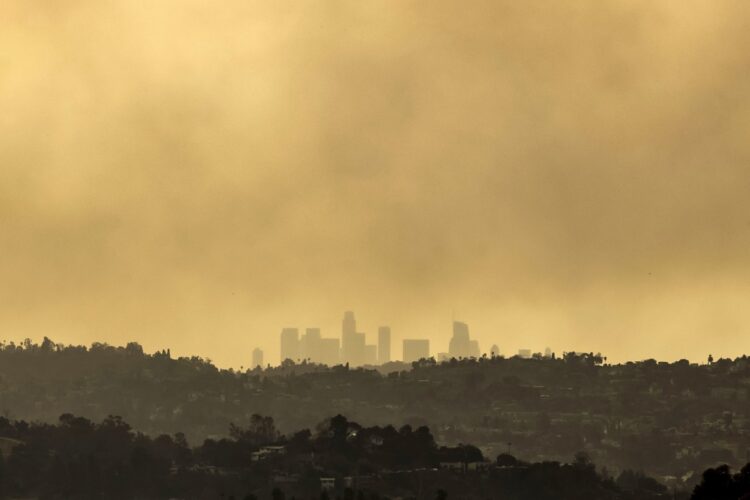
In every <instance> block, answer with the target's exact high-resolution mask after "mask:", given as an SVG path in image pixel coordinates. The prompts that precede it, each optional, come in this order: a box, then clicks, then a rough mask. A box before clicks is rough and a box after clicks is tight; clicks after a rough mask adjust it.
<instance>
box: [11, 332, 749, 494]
mask: <svg viewBox="0 0 750 500" xmlns="http://www.w3.org/2000/svg"><path fill="white" fill-rule="evenodd" d="M393 370H395V371H393ZM385 371H390V373H381V372H378V371H376V370H366V369H349V368H348V367H346V366H336V367H330V368H329V367H325V366H320V365H312V364H309V363H304V362H303V363H297V364H295V363H291V362H288V363H285V364H284V366H282V367H276V368H268V369H265V370H260V369H255V370H245V371H233V370H221V369H218V368H217V367H216V366H214V365H213V364H212V363H211V362H210V361H208V360H205V359H202V358H199V357H192V358H179V359H174V358H172V357H171V356H170V354H169V352H168V351H162V352H157V353H155V354H145V353H144V352H143V349H142V348H141V347H140V346H139V345H138V344H136V343H131V344H128V345H127V346H126V347H113V346H108V345H106V344H98V343H97V344H93V345H92V346H90V347H84V346H61V345H58V344H55V343H54V342H52V341H51V340H49V339H45V341H44V342H43V343H42V344H34V343H32V342H30V341H28V342H24V343H23V344H21V345H14V344H10V343H0V415H6V416H7V417H9V418H14V419H23V420H27V421H31V420H34V421H46V422H55V421H56V420H57V417H58V416H59V415H60V414H62V413H65V412H74V413H76V414H80V415H86V416H87V417H89V418H93V419H95V420H101V419H103V418H105V417H106V416H107V415H109V414H115V415H122V417H123V418H124V419H125V420H126V421H128V422H129V423H130V424H131V425H133V427H135V428H137V429H139V430H141V431H142V432H145V433H147V434H149V435H159V434H163V433H166V434H174V433H175V432H178V431H181V432H184V433H185V435H186V436H187V438H188V440H190V441H191V442H202V441H203V440H204V439H205V438H207V437H212V436H221V435H223V434H224V433H225V432H226V429H227V428H228V426H229V424H230V422H239V421H243V420H247V419H248V418H249V417H250V415H252V414H253V413H263V414H265V415H271V416H273V417H274V419H275V422H276V425H277V426H278V427H279V429H281V430H282V431H283V432H286V433H289V432H292V431H293V430H294V429H301V428H311V427H313V426H314V425H316V424H317V423H318V422H320V421H321V420H323V419H325V418H326V417H327V416H330V415H335V414H337V413H340V414H343V415H347V416H349V418H351V419H353V420H356V421H357V422H360V423H362V424H363V425H368V426H372V425H385V424H387V423H393V424H395V425H397V426H399V427H400V426H402V425H404V424H407V423H408V424H410V425H412V427H414V428H417V427H419V426H422V425H429V427H430V428H431V429H432V432H433V434H434V435H435V436H436V439H437V440H438V441H439V442H441V443H445V444H453V445H455V444H457V443H461V442H464V443H465V442H473V443H481V448H482V450H483V453H484V454H485V455H487V456H497V455H498V454H499V453H501V452H504V451H507V450H508V448H509V446H510V449H511V450H512V452H513V453H514V454H517V455H518V456H523V457H525V458H527V459H528V460H530V461H533V462H543V461H565V460H568V459H569V457H571V456H573V455H574V454H575V453H576V452H578V451H580V450H584V451H585V452H586V453H587V454H588V455H589V456H590V457H591V459H592V461H594V462H595V463H597V464H599V465H600V466H603V467H606V468H607V469H609V470H611V471H616V472H619V471H622V470H626V469H634V470H644V471H646V473H647V474H649V475H650V476H653V477H656V478H657V479H659V481H660V482H663V483H665V484H668V485H669V487H670V488H672V487H676V488H692V487H693V486H694V485H695V484H696V483H697V482H698V481H699V480H700V476H701V473H702V471H704V470H705V469H707V468H709V467H714V466H716V465H717V464H720V463H728V464H731V465H732V466H734V467H740V466H741V465H742V464H744V463H746V462H747V461H748V460H750V401H748V391H750V360H748V359H747V358H746V357H741V358H737V359H734V360H729V359H719V360H716V361H713V360H712V361H711V362H710V363H706V364H700V365H699V364H691V363H689V362H687V361H679V362H676V363H661V362H656V361H654V360H647V361H642V362H637V363H626V364H621V365H609V364H607V363H606V360H604V359H602V358H601V357H600V356H597V355H593V354H590V355H575V354H571V353H568V354H565V355H563V356H560V357H559V358H557V359H519V358H507V359H506V358H502V357H496V358H480V359H464V360H451V361H449V362H445V363H439V364H438V363H435V362H434V361H433V360H423V361H422V362H419V363H415V364H414V365H413V366H406V365H399V364H392V365H390V366H387V367H386V370H385ZM509 443H511V444H510V445H509Z"/></svg>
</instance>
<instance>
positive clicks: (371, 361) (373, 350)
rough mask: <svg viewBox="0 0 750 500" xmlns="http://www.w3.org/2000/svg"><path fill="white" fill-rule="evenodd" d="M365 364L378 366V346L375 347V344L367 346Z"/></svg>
mask: <svg viewBox="0 0 750 500" xmlns="http://www.w3.org/2000/svg"><path fill="white" fill-rule="evenodd" d="M364 364H366V365H377V364H378V346H376V345H373V344H368V345H366V346H365V359H364Z"/></svg>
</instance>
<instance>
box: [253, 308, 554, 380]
mask: <svg viewBox="0 0 750 500" xmlns="http://www.w3.org/2000/svg"><path fill="white" fill-rule="evenodd" d="M279 339H280V343H279V344H280V348H279V353H280V355H279V363H283V362H284V361H286V360H290V361H294V362H304V361H310V362H313V363H319V364H325V365H328V366H334V365H338V364H348V365H350V366H353V367H357V366H377V365H383V364H385V363H388V362H390V361H402V362H405V363H410V362H413V361H418V360H420V359H422V358H432V359H435V360H436V361H446V360H449V359H451V358H454V359H463V358H480V357H482V356H489V357H494V356H503V355H504V353H503V352H501V351H500V349H499V347H498V345H497V344H496V343H493V344H492V345H491V347H489V349H488V350H486V351H485V350H482V349H481V347H480V343H479V341H478V340H476V339H472V338H471V335H470V333H469V325H468V323H466V322H463V321H456V320H455V319H454V320H453V321H452V336H451V339H450V342H449V343H448V346H447V349H446V350H441V349H439V348H437V347H436V346H435V344H434V343H433V342H432V341H431V339H430V338H429V337H427V338H415V337H414V336H408V335H407V336H403V337H402V339H401V345H402V349H401V356H400V358H394V357H393V351H392V340H393V337H392V335H391V327H390V326H387V325H382V326H378V327H377V342H376V343H375V344H368V343H367V340H368V337H367V333H366V332H361V331H358V327H357V320H356V315H355V313H354V311H351V310H349V311H345V312H344V316H343V319H342V321H341V331H340V337H338V338H336V337H328V338H325V337H323V336H322V332H321V329H320V328H318V327H306V328H305V333H304V334H302V335H300V328H298V327H289V326H287V327H284V328H282V329H281V334H280V337H279ZM344 339H348V340H347V341H346V343H345V342H344ZM257 351H259V348H257V347H256V348H255V349H254V351H253V359H254V360H255V358H256V352H257ZM508 355H509V356H514V355H515V356H519V357H521V358H530V357H531V356H532V355H539V356H542V357H545V358H549V357H551V356H554V353H553V352H552V350H551V348H550V347H545V348H544V350H541V349H540V350H536V349H532V348H528V347H523V348H520V349H518V351H517V353H515V354H511V353H509V354H508ZM260 356H261V358H262V356H263V352H262V351H261V354H260ZM256 365H257V364H256V363H255V361H253V366H256Z"/></svg>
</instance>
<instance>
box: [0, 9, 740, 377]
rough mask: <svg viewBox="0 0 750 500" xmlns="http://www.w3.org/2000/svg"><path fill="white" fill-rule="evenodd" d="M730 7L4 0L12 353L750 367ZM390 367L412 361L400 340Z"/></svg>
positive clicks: (2, 301) (0, 146)
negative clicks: (126, 350) (595, 354)
mask: <svg viewBox="0 0 750 500" xmlns="http://www.w3.org/2000/svg"><path fill="white" fill-rule="evenodd" d="M749 20H750V16H748V10H747V6H746V5H745V3H743V2H710V1H703V2H699V1H687V2H679V3H675V2H667V1H664V2H653V1H651V2H645V1H643V2H638V1H636V2H633V1H627V2H626V1H623V2H600V1H593V0H592V1H583V2H573V3H565V2H517V1H508V2H504V1H497V0H493V1H482V0H478V1H476V2H471V3H470V4H466V3H465V2H464V3H460V2H448V1H435V0H431V1H421V0H420V1H386V2H374V3H373V2H345V1H336V0H332V1H326V2H320V1H310V2H299V1H295V2H284V1H282V2H260V1H240V0H230V1H225V2H219V3H217V2H207V1H200V0H179V1H177V0H160V1H157V2H133V1H125V0H111V1H95V0H55V1H44V0H9V1H6V2H4V3H3V8H2V9H0V228H1V230H0V257H1V258H0V283H2V286H0V337H5V338H13V339H18V338H23V337H26V336H29V337H32V338H35V339H39V338H41V337H42V336H43V335H48V336H50V337H52V338H54V339H56V340H58V341H64V342H74V343H78V342H81V343H89V342H92V341H95V340H104V341H108V342H112V343H122V342H125V341H128V340H133V339H138V340H141V341H142V342H143V343H144V345H145V346H146V348H147V349H156V348H162V347H167V346H169V347H172V349H173V351H175V352H177V353H180V354H183V353H199V354H204V355H206V356H209V357H211V358H213V359H215V360H217V361H218V362H220V364H225V365H227V364H231V365H234V366H239V365H241V364H247V363H248V362H249V352H250V350H251V349H252V347H254V346H255V345H260V346H261V347H263V348H265V349H266V352H267V358H268V359H269V360H271V361H275V360H276V357H277V355H278V345H277V343H278V342H277V335H278V332H279V330H280V328H281V327H282V326H286V325H295V324H296V325H299V326H301V327H304V326H322V327H323V328H324V333H326V334H328V335H334V334H337V333H338V325H339V320H340V315H341V313H342V312H343V310H344V309H349V308H354V309H355V310H356V311H357V312H358V317H359V319H360V320H361V324H362V328H363V329H364V330H365V331H367V332H368V333H369V334H370V335H371V337H370V339H372V341H374V338H375V337H374V333H375V328H376V327H377V326H378V325H379V324H384V323H387V324H391V325H392V326H393V328H394V335H395V336H396V338H397V339H399V338H403V337H417V336H428V335H429V336H431V337H432V339H433V350H434V351H442V350H445V348H446V346H447V340H448V336H449V334H450V332H449V330H450V319H451V316H452V315H455V316H456V317H459V318H461V319H464V320H466V321H468V322H469V323H470V325H471V326H472V332H473V333H474V334H475V335H476V336H477V337H478V338H479V339H480V341H481V343H482V345H483V346H484V347H485V348H488V347H489V344H490V343H498V344H499V345H500V346H501V350H502V351H503V352H505V353H506V354H511V353H513V352H514V351H515V350H516V349H518V348H520V347H531V348H534V349H535V350H542V349H543V348H544V347H545V346H547V345H549V346H551V347H552V348H553V349H555V350H557V351H562V350H587V351H590V350H594V351H602V352H604V353H605V354H607V355H608V356H609V357H610V359H616V360H622V359H627V358H644V357H658V358H665V359H676V358H680V357H690V358H692V359H696V360H697V359H703V358H704V357H705V356H706V355H707V354H708V353H709V352H712V353H713V354H714V355H715V356H716V355H736V354H739V353H741V352H743V351H747V350H748V349H749V348H750V343H749V342H748V340H747V339H748V338H750V336H748V335H747V333H748V331H747V330H748V327H747V326H746V325H747V324H748V320H750V313H748V312H747V307H745V305H746V304H747V303H748V300H749V299H750V289H749V288H750V287H748V285H747V283H748V278H750V270H749V269H748V258H747V250H746V249H747V248H748V247H749V246H750V219H748V209H749V208H750V202H749V201H748V196H747V194H748V186H749V185H750V169H748V160H750V146H749V145H748V144H750V143H749V142H748V140H747V131H748V130H750V95H748V93H747V81H748V79H749V77H750V58H749V57H748V55H747V50H746V47H747V46H748V44H749V43H750V40H749V38H750V37H749V36H748V33H750V29H748V28H750V26H749V25H748V22H749ZM396 350H397V353H398V349H396Z"/></svg>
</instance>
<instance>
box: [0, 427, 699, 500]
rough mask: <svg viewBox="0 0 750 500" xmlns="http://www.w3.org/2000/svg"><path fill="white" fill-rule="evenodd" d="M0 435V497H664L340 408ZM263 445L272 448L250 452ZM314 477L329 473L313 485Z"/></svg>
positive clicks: (648, 483) (3, 430)
mask: <svg viewBox="0 0 750 500" xmlns="http://www.w3.org/2000/svg"><path fill="white" fill-rule="evenodd" d="M0 436H3V437H2V439H3V440H4V441H5V442H6V444H7V443H12V446H11V447H10V449H9V450H6V451H8V457H7V458H4V455H2V454H0V498H4V497H11V498H17V497H38V498H44V499H47V498H50V499H51V498H92V499H94V498H108V499H109V498H122V499H126V498H231V497H234V498H249V499H252V498H274V499H279V498H283V497H284V496H288V497H290V498H291V497H296V498H332V497H342V498H354V497H355V494H356V497H358V498H393V497H401V498H497V499H508V500H525V499H535V500H544V499H558V500H559V499H562V500H565V499H571V500H572V499H580V498H586V499H589V500H597V499H613V500H614V499H623V500H625V499H628V500H631V499H632V500H635V499H639V500H648V499H657V498H667V496H669V498H673V495H672V494H668V493H667V491H666V488H665V487H664V486H662V485H660V484H659V483H658V482H656V481H654V480H653V479H650V478H648V477H646V476H644V475H643V474H641V473H636V472H632V471H626V472H623V473H622V474H620V475H619V477H618V478H617V479H616V480H615V479H613V478H611V477H610V476H609V475H608V474H607V473H606V472H597V471H596V469H595V467H594V465H593V464H592V463H591V462H590V461H589V459H588V458H587V457H586V456H585V454H579V455H577V456H576V458H575V460H574V461H573V462H572V463H570V464H561V463H558V462H545V463H533V464H530V463H525V462H521V461H518V460H517V459H516V458H514V457H513V456H511V455H508V454H502V455H500V456H498V457H497V459H496V460H494V461H492V462H490V461H486V460H485V458H484V457H483V456H482V454H481V452H480V451H479V449H477V448H476V447H473V446H471V445H461V446H457V447H440V446H438V445H437V444H436V443H435V440H434V438H433V436H432V434H431V433H430V430H429V429H428V428H426V427H420V428H418V429H412V428H410V427H409V426H404V427H402V428H401V429H398V430H397V429H395V428H394V427H391V426H386V427H369V428H368V427H362V426H361V425H359V424H357V423H355V422H350V421H349V420H347V419H346V418H345V417H343V416H341V415H338V416H336V417H333V418H330V419H327V420H325V421H324V422H322V423H321V424H320V425H318V426H317V427H316V429H315V431H314V432H311V431H310V430H307V429H305V430H301V431H298V432H295V433H293V434H290V435H287V436H283V435H281V434H280V433H279V432H278V431H277V430H276V428H275V425H274V423H273V420H272V419H271V418H269V417H261V416H259V415H254V416H253V417H252V418H251V419H250V421H249V423H248V424H247V425H245V426H240V425H232V426H231V428H230V436H229V437H227V438H222V439H220V440H206V441H205V442H204V443H203V444H202V445H200V446H197V447H195V448H191V447H190V446H189V445H188V443H187V441H186V440H185V437H184V435H182V434H176V435H174V436H169V435H161V436H158V437H156V438H151V437H148V436H145V435H143V434H141V433H138V432H134V431H133V430H132V429H131V428H130V426H129V425H128V424H127V423H126V422H124V421H123V420H122V419H120V418H119V417H108V418H106V419H104V420H103V421H102V422H101V423H98V424H95V423H93V422H91V421H89V420H87V419H84V418H81V417H76V416H73V415H70V414H66V415H63V416H61V417H60V418H59V423H58V424H57V425H49V424H28V423H26V422H24V421H15V422H11V421H9V420H7V419H4V418H0ZM268 446H272V447H271V448H264V447H268ZM263 449H272V450H276V451H277V453H272V454H269V455H264V456H263V457H262V458H259V459H258V458H257V452H258V451H259V450H263ZM280 450H281V451H280ZM254 452H256V456H254V455H253V453H254ZM254 458H255V459H254ZM446 465H447V466H446ZM322 477H329V478H331V479H332V480H334V484H332V485H330V488H326V489H324V488H323V485H322V483H321V478H322ZM709 486H710V485H709ZM709 486H707V487H709ZM685 498H686V497H685ZM696 498H709V497H705V496H704V497H696Z"/></svg>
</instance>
